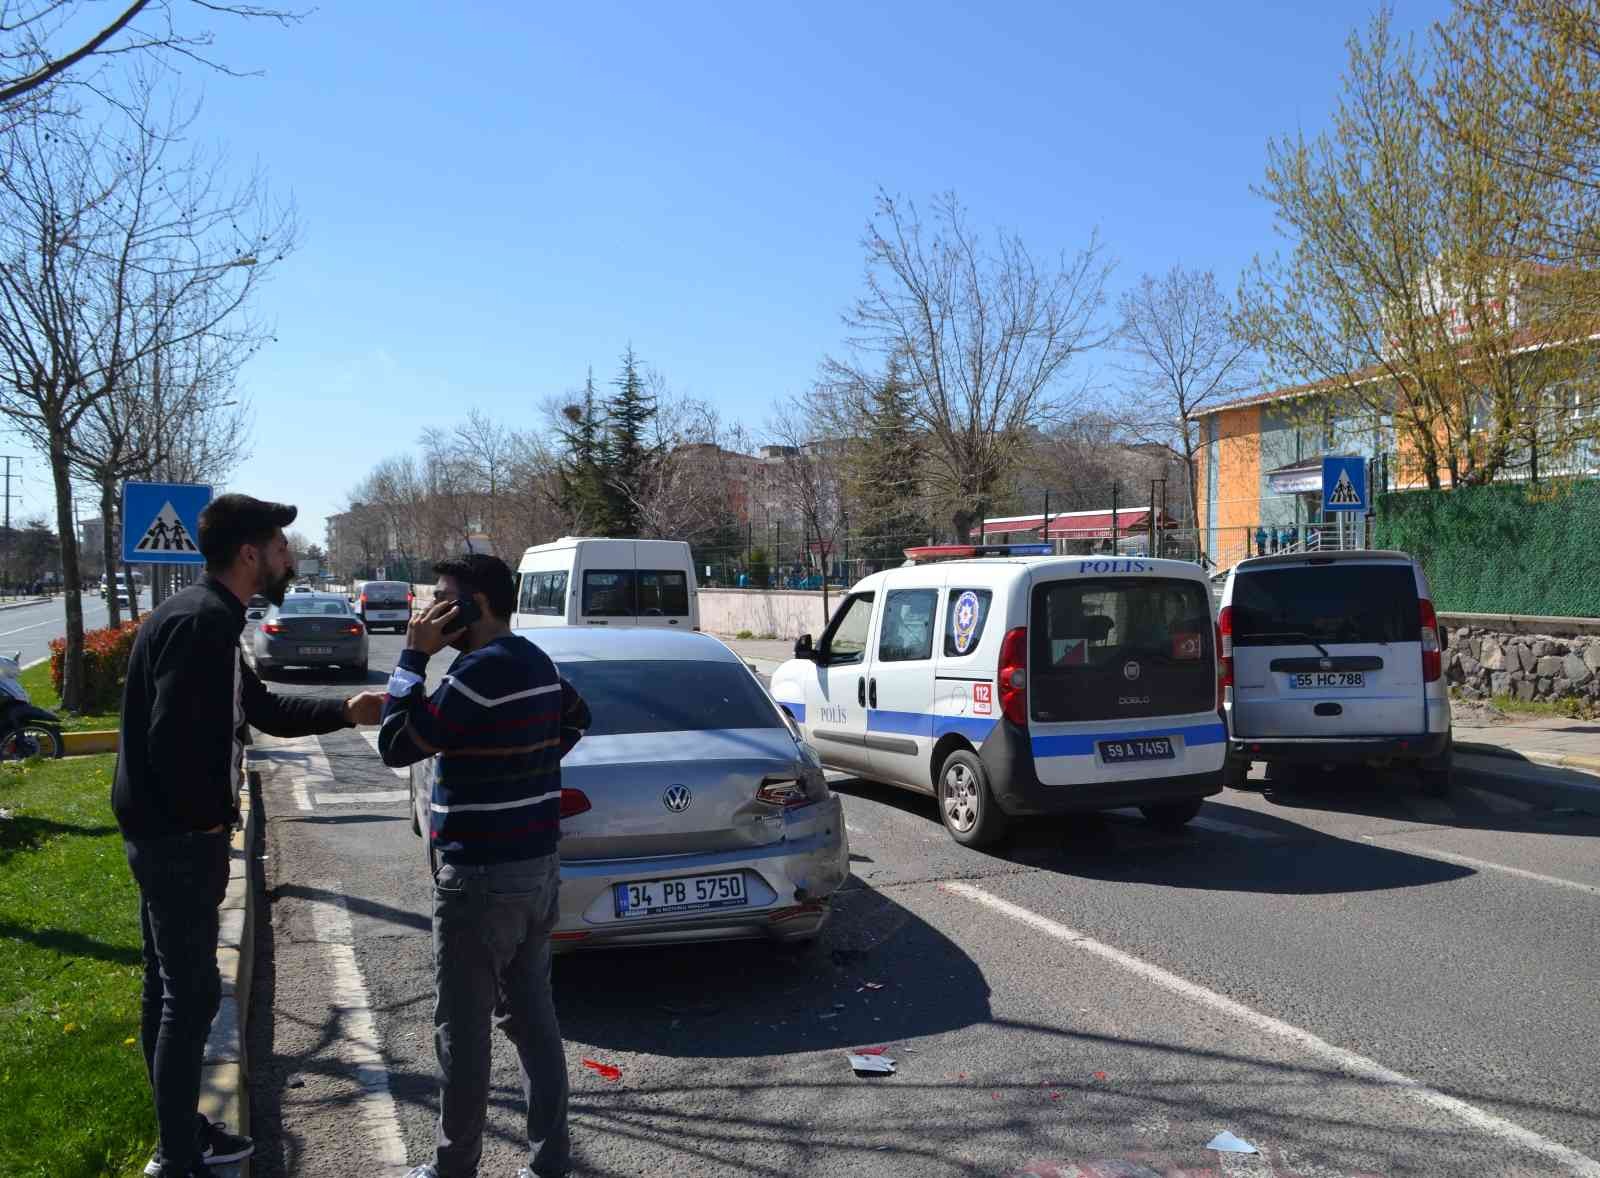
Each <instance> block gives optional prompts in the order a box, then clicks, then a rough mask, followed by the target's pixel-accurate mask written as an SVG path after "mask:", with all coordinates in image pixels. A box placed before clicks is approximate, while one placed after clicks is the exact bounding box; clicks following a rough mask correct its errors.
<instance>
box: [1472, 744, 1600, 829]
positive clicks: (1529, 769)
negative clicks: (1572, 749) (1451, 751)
mask: <svg viewBox="0 0 1600 1178" xmlns="http://www.w3.org/2000/svg"><path fill="white" fill-rule="evenodd" d="M1455 753H1456V755H1455V765H1456V768H1457V769H1458V770H1466V771H1467V772H1470V773H1476V774H1479V775H1481V776H1484V777H1491V778H1493V779H1494V783H1495V786H1496V789H1497V791H1498V792H1500V793H1504V794H1507V795H1509V796H1512V797H1516V798H1519V799H1521V800H1522V801H1524V802H1528V803H1530V804H1532V805H1534V806H1538V807H1543V808H1547V809H1557V808H1565V809H1575V810H1587V811H1589V812H1591V813H1595V814H1600V777H1597V776H1596V775H1595V772H1594V771H1588V770H1584V769H1582V768H1577V767H1572V766H1567V765H1560V764H1556V763H1555V762H1556V761H1560V760H1563V759H1565V760H1573V759H1575V758H1571V757H1568V758H1562V757H1561V756H1560V755H1559V754H1550V755H1549V758H1548V760H1541V759H1539V756H1540V755H1539V754H1524V753H1518V752H1515V751H1513V750H1510V749H1505V748H1502V747H1500V746H1498V745H1479V744H1473V743H1470V742H1463V743H1461V744H1458V745H1456V750H1455ZM1576 759H1580V760H1589V761H1592V760H1594V758H1592V757H1591V758H1576Z"/></svg>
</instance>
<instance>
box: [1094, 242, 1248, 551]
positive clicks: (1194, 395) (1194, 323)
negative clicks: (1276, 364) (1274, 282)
mask: <svg viewBox="0 0 1600 1178" xmlns="http://www.w3.org/2000/svg"><path fill="white" fill-rule="evenodd" d="M1117 310H1118V314H1119V317H1120V320H1121V323H1120V326H1119V327H1118V330H1117V342H1118V344H1119V345H1120V346H1121V348H1122V351H1123V352H1124V354H1126V355H1127V356H1128V357H1129V360H1130V361H1131V363H1129V364H1127V365H1125V366H1123V371H1124V372H1125V373H1126V374H1127V375H1128V376H1129V378H1130V379H1131V382H1132V383H1131V386H1130V387H1129V389H1128V392H1127V395H1126V397H1125V398H1124V400H1123V404H1122V407H1121V410H1122V411H1121V415H1120V416H1121V418H1122V422H1123V425H1124V428H1126V429H1127V430H1128V431H1129V432H1130V433H1131V434H1132V435H1133V436H1134V437H1135V438H1136V439H1138V440H1139V441H1142V442H1153V443H1156V444H1158V445H1162V446H1165V447H1167V448H1168V449H1170V450H1171V451H1172V452H1173V453H1174V454H1175V455H1176V456H1178V457H1179V458H1181V459H1182V460H1183V467H1184V471H1185V483H1186V486H1185V488H1184V491H1185V494H1186V496H1187V498H1188V501H1189V518H1190V519H1199V518H1200V486H1199V473H1198V466H1197V463H1196V461H1195V459H1196V456H1197V455H1198V454H1199V452H1200V448H1201V436H1200V416H1201V415H1202V414H1203V413H1205V412H1206V411H1207V410H1209V409H1211V408H1212V407H1214V406H1215V405H1217V404H1219V403H1220V402H1222V401H1225V400H1227V399H1229V398H1230V397H1233V396H1236V395H1238V394H1239V393H1240V392H1242V391H1243V390H1244V389H1246V388H1248V387H1250V385H1251V384H1252V383H1253V382H1254V381H1255V378H1256V374H1255V371H1254V368H1253V366H1252V364H1251V354H1250V346H1249V344H1248V343H1247V342H1245V340H1243V339H1242V338H1241V337H1240V336H1239V335H1238V334H1236V333H1235V331H1234V329H1233V310H1232V308H1231V307H1230V306H1229V304H1228V299H1227V297H1226V296H1225V295H1223V293H1222V292H1221V291H1220V290H1219V289H1218V288H1217V280H1216V276H1215V275H1214V274H1213V273H1212V272H1211V271H1209V270H1185V269H1184V268H1183V267H1182V266H1174V267H1172V269H1170V270H1168V271H1167V272H1166V273H1165V274H1163V275H1161V276H1160V277H1159V278H1156V277H1152V276H1151V275H1149V274H1145V275H1143V276H1142V277H1141V278H1140V279H1139V284H1138V285H1137V286H1136V287H1134V288H1133V289H1132V290H1130V291H1128V292H1127V293H1125V294H1124V295H1123V296H1122V297H1121V298H1120V299H1119V300H1118V302H1117Z"/></svg>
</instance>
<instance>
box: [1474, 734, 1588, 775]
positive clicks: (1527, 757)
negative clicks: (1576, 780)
mask: <svg viewBox="0 0 1600 1178" xmlns="http://www.w3.org/2000/svg"><path fill="white" fill-rule="evenodd" d="M1456 748H1458V749H1460V750H1461V751H1462V752H1465V753H1471V754H1472V755H1473V756H1475V757H1499V758H1501V759H1502V760H1510V761H1529V762H1532V763H1533V764H1535V765H1548V766H1549V767H1550V768H1552V769H1575V770H1577V771H1578V772H1579V773H1596V774H1600V757H1590V756H1585V755H1583V754H1581V753H1539V752H1523V751H1521V750H1520V749H1514V748H1509V747H1507V746H1506V745H1502V744H1481V743H1479V742H1478V741H1469V740H1463V741H1459V742H1457V744H1456Z"/></svg>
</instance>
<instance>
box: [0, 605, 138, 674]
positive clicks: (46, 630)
mask: <svg viewBox="0 0 1600 1178" xmlns="http://www.w3.org/2000/svg"><path fill="white" fill-rule="evenodd" d="M149 602H150V594H149V593H148V592H145V593H141V594H140V595H139V608H140V609H141V610H143V609H147V608H148V607H149ZM124 615H126V611H124ZM106 619H107V612H106V603H105V599H104V598H102V597H101V596H100V594H99V593H98V592H92V591H91V592H85V593H84V595H83V625H84V629H86V630H93V629H95V628H97V627H99V626H104V625H105V624H106ZM66 632H67V605H66V599H65V598H64V597H61V596H57V597H55V598H54V599H53V600H50V601H45V602H41V603H39V604H38V605H23V606H18V607H17V608H16V609H7V610H0V653H3V654H8V655H9V654H11V653H12V652H13V651H17V650H20V651H21V652H22V659H21V662H22V665H23V666H25V667H26V666H27V665H28V664H29V663H34V662H37V661H39V660H40V659H42V658H47V657H49V654H50V640H51V639H52V638H59V637H61V635H63V634H65V633H66Z"/></svg>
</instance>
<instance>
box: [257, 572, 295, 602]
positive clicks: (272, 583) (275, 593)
mask: <svg viewBox="0 0 1600 1178" xmlns="http://www.w3.org/2000/svg"><path fill="white" fill-rule="evenodd" d="M293 580H294V570H293V569H285V570H284V572H283V574H282V575H281V576H279V577H277V578H276V579H275V580H274V579H269V580H268V581H267V583H266V584H265V585H263V586H261V596H263V597H265V598H266V599H267V600H268V601H270V602H272V604H273V605H282V604H283V599H284V598H285V597H287V596H288V595H289V585H290V583H291V582H292V581H293Z"/></svg>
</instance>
